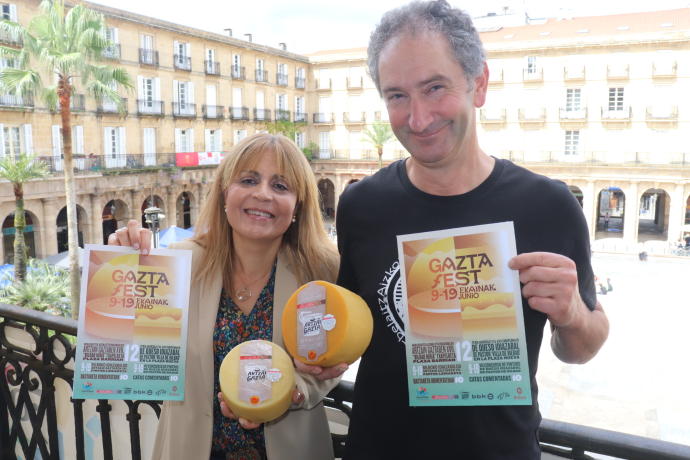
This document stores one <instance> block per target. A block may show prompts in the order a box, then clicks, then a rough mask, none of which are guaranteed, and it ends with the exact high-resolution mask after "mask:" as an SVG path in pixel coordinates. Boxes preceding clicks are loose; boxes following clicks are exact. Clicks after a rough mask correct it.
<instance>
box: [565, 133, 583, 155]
mask: <svg viewBox="0 0 690 460" xmlns="http://www.w3.org/2000/svg"><path fill="white" fill-rule="evenodd" d="M564 152H565V154H566V155H571V156H572V155H579V153H580V131H566V132H565V150H564Z"/></svg>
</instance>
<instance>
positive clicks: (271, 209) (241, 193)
mask: <svg viewBox="0 0 690 460" xmlns="http://www.w3.org/2000/svg"><path fill="white" fill-rule="evenodd" d="M294 187H295V184H288V182H287V180H286V179H285V178H284V177H283V176H281V174H280V171H278V168H277V166H276V158H275V154H274V153H264V154H262V155H261V158H260V159H259V162H258V163H257V164H256V165H255V166H254V167H253V168H251V169H249V170H243V171H240V172H239V174H238V175H237V176H236V177H235V178H234V179H233V181H232V182H231V183H230V185H229V186H228V188H227V189H225V215H226V216H227V219H228V222H229V223H230V226H231V227H232V232H233V238H234V239H235V241H238V240H241V239H242V238H244V239H248V240H261V241H266V242H268V243H270V242H274V241H275V240H279V239H281V238H282V237H283V234H284V233H285V232H286V231H287V229H288V227H290V224H291V223H292V216H293V215H294V213H295V205H296V204H297V195H296V193H295V189H294Z"/></svg>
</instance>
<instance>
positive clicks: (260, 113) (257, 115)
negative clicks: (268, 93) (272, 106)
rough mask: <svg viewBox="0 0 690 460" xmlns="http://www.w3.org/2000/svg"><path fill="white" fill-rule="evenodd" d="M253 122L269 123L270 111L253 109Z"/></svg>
mask: <svg viewBox="0 0 690 460" xmlns="http://www.w3.org/2000/svg"><path fill="white" fill-rule="evenodd" d="M254 121H271V111H270V110H268V109H254Z"/></svg>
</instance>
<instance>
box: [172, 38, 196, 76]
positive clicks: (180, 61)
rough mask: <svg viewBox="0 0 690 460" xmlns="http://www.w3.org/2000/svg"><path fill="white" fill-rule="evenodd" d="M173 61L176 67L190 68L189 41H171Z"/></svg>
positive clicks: (181, 68)
mask: <svg viewBox="0 0 690 460" xmlns="http://www.w3.org/2000/svg"><path fill="white" fill-rule="evenodd" d="M173 61H174V65H175V68H176V69H180V70H190V71H191V70H192V56H191V47H190V44H189V43H185V42H178V41H175V42H174V43H173Z"/></svg>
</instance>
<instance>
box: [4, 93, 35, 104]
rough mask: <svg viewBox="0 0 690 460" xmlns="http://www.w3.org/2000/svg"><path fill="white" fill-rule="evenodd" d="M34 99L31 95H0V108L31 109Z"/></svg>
mask: <svg viewBox="0 0 690 460" xmlns="http://www.w3.org/2000/svg"><path fill="white" fill-rule="evenodd" d="M33 106H34V98H33V96H31V95H28V96H21V95H19V94H7V93H5V94H0V107H33Z"/></svg>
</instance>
